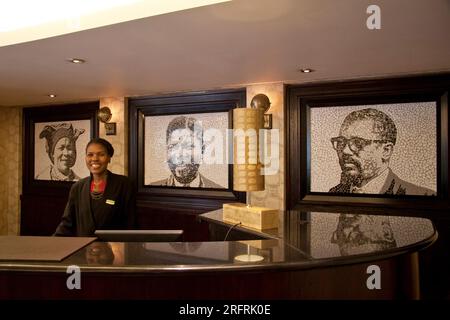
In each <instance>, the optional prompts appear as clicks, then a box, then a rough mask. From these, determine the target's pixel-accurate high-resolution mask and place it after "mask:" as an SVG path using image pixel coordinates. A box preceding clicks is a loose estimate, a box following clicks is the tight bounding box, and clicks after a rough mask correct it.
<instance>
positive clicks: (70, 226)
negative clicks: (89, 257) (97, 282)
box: [55, 138, 136, 236]
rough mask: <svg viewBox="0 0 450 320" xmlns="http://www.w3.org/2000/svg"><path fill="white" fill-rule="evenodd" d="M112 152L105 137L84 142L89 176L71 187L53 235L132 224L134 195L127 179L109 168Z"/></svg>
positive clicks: (88, 232) (89, 233)
mask: <svg viewBox="0 0 450 320" xmlns="http://www.w3.org/2000/svg"><path fill="white" fill-rule="evenodd" d="M113 155H114V148H113V146H112V145H111V144H110V143H109V142H108V141H106V140H104V139H101V138H94V139H92V140H91V141H89V143H88V144H87V146H86V166H87V168H88V169H89V171H90V173H91V174H90V176H89V177H86V178H84V179H81V180H80V181H78V182H77V183H75V184H74V185H73V186H72V188H71V189H70V194H69V200H68V202H67V205H66V208H65V210H64V214H63V217H62V220H61V223H60V224H59V226H58V227H57V229H56V232H55V235H56V236H93V235H94V232H95V230H101V229H127V228H133V227H134V223H135V222H134V221H135V205H136V204H135V197H134V192H133V188H132V185H131V183H130V181H129V179H128V178H127V177H125V176H122V175H117V174H114V173H112V172H111V171H109V170H108V164H109V163H110V161H111V157H112V156H113Z"/></svg>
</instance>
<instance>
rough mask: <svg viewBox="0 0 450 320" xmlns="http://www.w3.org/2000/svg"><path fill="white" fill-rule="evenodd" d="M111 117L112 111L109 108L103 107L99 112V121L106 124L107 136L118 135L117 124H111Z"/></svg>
mask: <svg viewBox="0 0 450 320" xmlns="http://www.w3.org/2000/svg"><path fill="white" fill-rule="evenodd" d="M111 117H112V113H111V109H109V108H108V107H102V108H100V109H99V110H98V112H97V118H98V120H99V121H100V122H103V123H104V124H105V131H106V135H107V136H110V135H113V136H114V135H116V123H115V122H109V120H111Z"/></svg>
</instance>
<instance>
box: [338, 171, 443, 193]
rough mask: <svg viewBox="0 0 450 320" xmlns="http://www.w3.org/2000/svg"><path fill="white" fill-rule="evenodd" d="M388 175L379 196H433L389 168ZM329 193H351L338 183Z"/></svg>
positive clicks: (348, 186)
mask: <svg viewBox="0 0 450 320" xmlns="http://www.w3.org/2000/svg"><path fill="white" fill-rule="evenodd" d="M388 170H389V174H388V176H387V177H386V182H385V183H384V185H383V187H382V188H381V192H380V194H387V195H408V196H409V195H420V196H435V195H436V192H435V191H433V190H431V189H427V188H424V187H420V186H417V185H415V184H412V183H410V182H407V181H405V180H402V179H400V178H399V177H398V176H397V175H396V174H395V173H394V172H392V170H391V169H390V168H389V169H388ZM329 192H330V193H351V192H350V185H348V184H343V183H340V184H338V185H336V186H334V187H333V188H331V189H330V191H329Z"/></svg>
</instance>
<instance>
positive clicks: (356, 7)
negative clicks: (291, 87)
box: [0, 0, 450, 106]
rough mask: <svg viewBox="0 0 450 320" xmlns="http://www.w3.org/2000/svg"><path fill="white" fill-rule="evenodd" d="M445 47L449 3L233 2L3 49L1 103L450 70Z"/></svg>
mask: <svg viewBox="0 0 450 320" xmlns="http://www.w3.org/2000/svg"><path fill="white" fill-rule="evenodd" d="M375 3H376V4H377V5H378V6H379V7H380V8H381V29H380V30H369V29H367V27H366V19H367V18H368V16H369V14H367V13H366V9H367V7H368V6H369V5H370V4H375ZM449 40H450V1H449V0H427V1H424V0H384V1H383V0H377V1H373V0H367V1H366V0H339V1H336V0H235V1H231V2H225V3H221V4H217V5H212V6H206V7H200V8H195V9H190V10H185V11H180V12H175V13H169V14H164V15H159V16H153V17H149V18H144V19H139V20H134V21H129V22H124V23H120V24H115V25H111V26H107V27H101V28H97V29H91V30H87V31H81V32H77V33H72V34H68V35H62V36H58V37H53V38H47V39H43V40H38V41H33V42H28V43H22V44H16V45H11V46H4V47H0V59H1V61H0V106H29V105H41V104H49V103H53V104H54V103H62V102H75V101H87V100H98V99H99V98H100V97H119V96H141V95H153V94H160V93H169V92H177V91H202V90H208V89H217V88H227V87H242V86H244V85H246V84H251V83H264V82H278V81H283V82H286V83H304V82H311V81H324V80H331V79H354V78H368V77H387V76H394V75H403V74H422V73H436V72H450V41H449ZM72 57H78V58H83V59H86V60H87V63H85V64H83V65H75V64H71V63H68V62H67V59H69V58H72ZM300 67H311V68H313V69H315V70H316V72H313V73H310V74H303V73H300V72H298V71H297V69H298V68H300ZM48 93H56V94H57V95H58V96H57V97H56V98H55V99H50V98H49V97H47V94H48Z"/></svg>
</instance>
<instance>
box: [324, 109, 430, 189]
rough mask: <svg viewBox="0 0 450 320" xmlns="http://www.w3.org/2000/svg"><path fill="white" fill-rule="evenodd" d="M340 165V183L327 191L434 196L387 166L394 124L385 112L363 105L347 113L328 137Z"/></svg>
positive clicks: (395, 134) (394, 144)
mask: <svg viewBox="0 0 450 320" xmlns="http://www.w3.org/2000/svg"><path fill="white" fill-rule="evenodd" d="M330 141H331V144H332V146H333V148H334V150H335V151H336V153H337V157H338V159H339V165H340V168H341V179H340V182H339V184H337V185H336V186H334V187H332V188H331V189H330V190H329V192H330V193H363V194H386V195H425V196H435V195H436V192H435V191H433V190H431V189H428V188H424V187H421V186H418V185H415V184H413V183H410V182H407V181H405V180H403V179H401V178H399V176H397V175H396V174H395V173H394V171H393V170H392V169H391V168H390V161H391V158H392V155H393V153H394V151H395V146H396V142H397V127H396V125H395V123H394V121H393V120H392V118H391V117H389V116H388V115H387V114H386V113H384V112H382V111H380V110H378V109H374V108H366V109H361V110H356V111H353V112H351V113H350V114H348V115H347V116H346V117H345V119H344V121H343V123H342V125H341V127H340V131H339V136H337V137H332V138H331V140H330Z"/></svg>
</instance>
